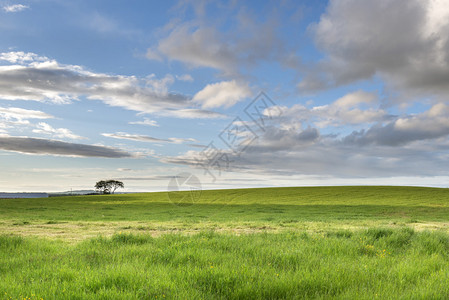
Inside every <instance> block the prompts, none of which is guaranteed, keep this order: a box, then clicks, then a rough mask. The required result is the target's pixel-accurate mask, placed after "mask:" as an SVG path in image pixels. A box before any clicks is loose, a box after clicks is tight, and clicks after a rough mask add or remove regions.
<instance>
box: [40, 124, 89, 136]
mask: <svg viewBox="0 0 449 300" xmlns="http://www.w3.org/2000/svg"><path fill="white" fill-rule="evenodd" d="M33 132H34V133H39V134H45V135H50V136H52V137H54V138H62V139H71V140H81V139H85V138H84V137H82V136H79V135H76V134H74V133H73V132H72V131H70V130H69V129H67V128H53V127H52V126H50V125H49V124H47V123H45V122H39V123H38V124H37V125H36V129H33Z"/></svg>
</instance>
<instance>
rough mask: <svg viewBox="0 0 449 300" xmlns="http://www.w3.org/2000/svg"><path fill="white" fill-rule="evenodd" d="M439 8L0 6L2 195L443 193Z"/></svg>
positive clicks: (444, 33)
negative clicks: (315, 188) (439, 189)
mask: <svg viewBox="0 0 449 300" xmlns="http://www.w3.org/2000/svg"><path fill="white" fill-rule="evenodd" d="M448 32H449V6H448V5H447V3H446V1H445V0H429V1H421V0H419V1H418V0H381V1H356V0H345V1H343V0H330V1H288V0H285V1H206V0H204V1H188V0H181V1H126V2H125V1H56V0H48V1H47V0H36V1H25V0H24V1H12V0H11V1H4V0H0V36H1V39H0V163H1V166H2V172H1V173H0V174H1V175H0V191H36V192H37V191H47V192H51V191H64V190H70V189H74V190H77V189H92V188H93V186H94V184H95V182H96V181H98V180H101V179H118V180H122V181H123V182H124V183H125V186H126V189H125V190H126V191H159V190H166V189H167V185H168V183H169V179H170V178H171V177H173V176H177V175H178V174H180V173H183V172H184V173H185V172H187V173H192V174H194V175H195V176H197V177H198V178H199V180H200V181H201V184H202V186H203V188H232V187H259V186H305V185H359V184H385V185H424V186H444V187H445V186H447V185H448V183H447V182H449V176H448V175H449V163H448V158H449V151H448V150H449V140H448V136H449V117H448V116H449V105H448V103H447V102H448V100H449V99H448V96H447V95H448V92H449V54H448V53H449V35H448Z"/></svg>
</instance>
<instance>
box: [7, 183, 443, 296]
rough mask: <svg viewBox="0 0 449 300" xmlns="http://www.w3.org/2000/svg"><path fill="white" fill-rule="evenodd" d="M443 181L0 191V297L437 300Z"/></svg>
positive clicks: (440, 291)
mask: <svg viewBox="0 0 449 300" xmlns="http://www.w3.org/2000/svg"><path fill="white" fill-rule="evenodd" d="M448 200H449V190H447V189H433V188H412V187H311V188H267V189H244V190H220V191H203V192H202V195H201V198H200V199H199V201H197V202H196V203H193V204H192V203H190V204H192V205H183V206H176V205H173V204H172V203H171V202H170V200H169V198H168V197H167V193H147V194H126V195H105V196H77V197H60V198H45V199H3V200H0V279H1V280H0V299H2V298H3V299H24V298H26V299H28V298H30V299H41V298H43V299H156V298H157V299H161V298H162V299H163V298H168V299H172V298H179V299H261V298H267V299H291V298H326V299H327V298H342V299H376V298H379V299H385V298H391V299H413V298H414V299H447V298H449V285H448V284H447V282H449V233H448V228H449V227H448V226H449V201H448Z"/></svg>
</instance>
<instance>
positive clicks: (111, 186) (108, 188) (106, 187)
mask: <svg viewBox="0 0 449 300" xmlns="http://www.w3.org/2000/svg"><path fill="white" fill-rule="evenodd" d="M124 187H125V185H124V184H123V182H121V181H118V180H101V181H98V182H97V183H96V184H95V189H96V190H97V191H100V192H101V193H103V194H114V192H115V190H116V189H118V188H124Z"/></svg>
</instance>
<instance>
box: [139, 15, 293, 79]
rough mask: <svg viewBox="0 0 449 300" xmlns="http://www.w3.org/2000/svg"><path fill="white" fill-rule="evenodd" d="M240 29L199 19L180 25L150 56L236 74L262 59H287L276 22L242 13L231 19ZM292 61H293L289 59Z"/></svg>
mask: <svg viewBox="0 0 449 300" xmlns="http://www.w3.org/2000/svg"><path fill="white" fill-rule="evenodd" d="M232 22H234V23H236V25H237V26H236V28H238V29H237V30H235V29H233V31H232V32H223V31H221V30H218V28H215V27H213V26H211V25H210V23H209V24H208V25H207V26H206V25H203V24H199V23H198V22H185V23H180V24H177V25H176V26H175V27H174V28H173V29H172V30H171V31H170V32H169V33H168V35H167V36H166V37H164V38H162V39H161V40H160V41H159V42H158V44H157V45H154V46H152V47H151V48H149V49H148V53H147V57H148V58H149V59H155V60H161V57H166V58H168V59H170V60H178V61H181V62H183V63H186V64H188V65H191V66H194V67H209V68H214V69H218V70H220V71H222V72H223V73H224V74H226V75H237V74H239V72H240V71H241V68H242V67H251V66H254V65H255V64H256V63H258V62H260V61H272V60H274V61H284V60H286V58H285V57H287V56H288V57H289V55H287V54H288V53H287V50H286V48H285V45H284V42H283V41H282V40H281V39H279V37H278V34H277V32H276V30H277V26H276V24H275V23H274V22H270V21H267V22H265V23H256V22H255V21H253V20H252V19H251V18H250V17H248V16H247V15H245V14H243V13H240V14H238V17H237V18H235V19H232ZM289 60H292V59H291V58H289Z"/></svg>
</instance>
